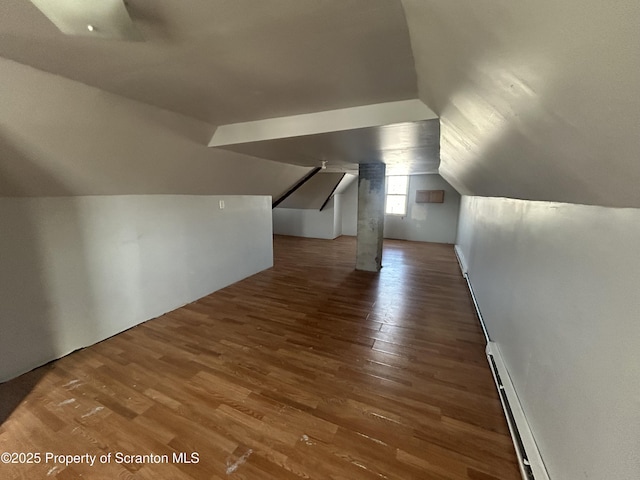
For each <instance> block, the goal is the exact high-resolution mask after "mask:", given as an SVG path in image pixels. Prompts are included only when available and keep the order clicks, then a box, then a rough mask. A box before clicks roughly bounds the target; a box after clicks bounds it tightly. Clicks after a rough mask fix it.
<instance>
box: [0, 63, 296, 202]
mask: <svg viewBox="0 0 640 480" xmlns="http://www.w3.org/2000/svg"><path fill="white" fill-rule="evenodd" d="M0 104H1V105H2V108H1V109H0V196H32V197H34V196H64V195H122V194H193V195H211V194H215V195H246V194H249V195H272V196H274V197H277V196H279V195H280V194H281V193H284V192H285V191H287V190H288V189H289V187H291V186H292V185H293V184H295V183H296V181H297V180H298V179H299V178H301V177H302V176H304V175H305V173H306V172H307V171H308V170H309V169H308V168H305V167H296V166H293V165H287V164H283V163H277V162H271V161H268V160H261V159H257V158H253V157H248V156H245V155H241V154H236V153H232V152H225V151H215V150H213V149H210V148H207V146H206V143H207V141H208V140H209V137H210V136H211V133H212V132H213V130H214V127H213V126H211V125H209V124H207V123H204V122H202V121H198V120H194V119H192V118H189V117H185V116H182V115H179V114H176V113H172V112H169V111H166V110H161V109H159V108H157V107H152V106H149V105H146V104H143V103H140V102H136V101H133V100H129V99H125V98H123V97H119V96H117V95H113V94H110V93H106V92H104V91H101V90H98V89H96V88H93V87H89V86H87V85H84V84H81V83H78V82H74V81H71V80H67V79H65V78H62V77H58V76H56V75H52V74H49V73H45V72H41V71H39V70H36V69H34V68H31V67H27V66H25V65H21V64H19V63H16V62H13V61H10V60H6V59H2V58H0Z"/></svg>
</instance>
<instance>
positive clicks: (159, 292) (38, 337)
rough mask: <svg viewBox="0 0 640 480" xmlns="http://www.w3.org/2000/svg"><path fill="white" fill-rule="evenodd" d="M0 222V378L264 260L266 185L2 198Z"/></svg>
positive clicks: (268, 242)
mask: <svg viewBox="0 0 640 480" xmlns="http://www.w3.org/2000/svg"><path fill="white" fill-rule="evenodd" d="M219 200H224V201H225V209H224V210H220V209H219V203H218V202H219ZM0 224H1V225H2V229H0V331H1V335H0V381H4V380H7V379H9V378H11V377H14V376H16V375H18V374H21V373H23V372H26V371H28V370H30V369H32V368H34V367H37V366H39V365H41V364H43V363H45V362H47V361H49V360H52V359H55V358H58V357H61V356H63V355H65V354H67V353H69V352H71V351H73V350H76V349H78V348H81V347H85V346H87V345H91V344H93V343H96V342H98V341H100V340H103V339H104V338H107V337H109V336H111V335H114V334H116V333H118V332H121V331H123V330H125V329H127V328H130V327H132V326H134V325H136V324H138V323H140V322H143V321H145V320H148V319H150V318H153V317H156V316H158V315H161V314H163V313H165V312H167V311H170V310H173V309H175V308H177V307H179V306H181V305H184V304H186V303H188V302H191V301H194V300H196V299H198V298H200V297H202V296H204V295H207V294H209V293H211V292H213V291H215V290H217V289H220V288H222V287H224V286H227V285H229V284H231V283H233V282H236V281H238V280H240V279H242V278H244V277H247V276H249V275H252V274H254V273H256V272H259V271H261V270H263V269H266V268H269V267H271V266H272V265H273V250H272V237H271V198H270V197H267V196H263V197H250V196H223V197H217V196H170V195H155V196H151V195H148V196H109V197H101V196H95V197H56V198H0Z"/></svg>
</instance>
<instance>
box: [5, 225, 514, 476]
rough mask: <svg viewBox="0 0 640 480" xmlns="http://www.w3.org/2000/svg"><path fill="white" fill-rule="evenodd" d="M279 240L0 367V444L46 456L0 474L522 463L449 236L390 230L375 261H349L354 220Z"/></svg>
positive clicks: (308, 471) (255, 472)
mask: <svg viewBox="0 0 640 480" xmlns="http://www.w3.org/2000/svg"><path fill="white" fill-rule="evenodd" d="M274 249H275V267H274V268H272V269H270V270H268V271H265V272H262V273H259V274H257V275H254V276H253V277H250V278H248V279H246V280H243V281H241V282H239V283H237V284H235V285H232V286H230V287H228V288H225V289H223V290H221V291H218V292H216V293H214V294H212V295H209V296H207V297H205V298H203V299H201V300H199V301H197V302H195V303H192V304H190V305H187V306H185V307H183V308H180V309H178V310H176V311H174V312H171V313H168V314H166V315H163V316H162V317H159V318H157V319H154V320H151V321H149V322H146V323H144V324H141V325H139V326H137V327H135V328H132V329H131V330H128V331H126V332H123V333H121V334H119V335H117V336H115V337H113V338H110V339H108V340H106V341H104V342H101V343H99V344H97V345H94V346H92V347H89V348H87V349H84V350H82V351H78V352H75V353H73V354H71V355H69V356H67V357H65V358H63V359H61V360H58V361H56V362H53V363H52V364H49V365H47V366H45V367H42V368H40V369H38V370H35V371H34V372H31V373H29V374H27V375H23V376H22V377H19V378H18V379H15V380H13V381H11V382H7V383H5V384H3V385H0V398H2V399H9V398H12V397H15V396H16V395H22V396H24V399H23V400H22V402H21V403H20V405H18V406H17V408H16V409H15V410H14V411H13V413H11V414H10V415H9V417H8V418H7V419H6V421H5V422H4V423H3V424H2V425H1V426H0V452H40V453H41V454H42V456H43V457H42V460H41V463H39V464H36V463H32V464H23V465H19V464H1V463H0V478H2V479H9V478H28V479H36V478H54V477H55V478H58V479H75V478H96V479H103V478H104V479H115V478H118V479H129V478H141V479H222V478H229V479H247V480H249V479H301V478H304V479H344V480H353V479H376V480H380V479H389V480H394V479H442V480H444V479H473V480H491V479H494V480H495V479H509V480H510V479H519V478H520V475H519V472H518V468H517V464H516V457H515V452H514V449H513V446H512V444H511V439H510V437H509V433H508V430H507V426H506V422H505V420H504V416H503V413H502V409H501V407H500V402H499V399H498V396H497V393H496V391H495V386H494V384H493V379H492V376H491V373H490V371H489V367H488V364H487V361H486V358H485V356H484V339H483V336H482V332H481V329H480V327H479V325H478V323H477V320H476V318H475V317H474V314H473V310H472V304H471V302H470V299H469V297H468V294H467V291H466V289H465V285H464V281H463V279H462V277H461V276H460V273H459V270H458V266H457V263H456V260H455V256H454V253H453V249H452V247H451V246H446V245H437V244H424V243H423V244H421V243H413V242H401V241H386V244H385V251H384V261H383V264H384V268H383V270H382V272H381V273H380V274H379V275H377V274H371V273H365V272H355V271H354V270H353V264H354V260H355V239H353V238H350V237H341V238H339V239H337V240H334V241H326V240H312V239H300V238H293V237H276V238H275V245H274ZM33 384H35V386H33V387H32V385H33ZM27 386H28V387H27ZM29 389H30V391H29ZM3 401H4V400H3ZM46 452H51V453H53V454H78V455H82V454H90V455H96V460H95V464H94V465H93V466H91V465H89V464H87V463H73V464H70V465H68V466H65V465H64V464H61V463H54V462H53V461H52V460H53V459H48V461H47V462H46V463H45V458H44V455H45V453H46ZM117 452H121V453H126V454H131V455H148V454H151V453H153V454H155V455H157V457H155V460H156V461H158V460H163V459H164V457H162V455H166V456H167V457H166V458H167V459H168V462H166V463H151V460H153V459H151V458H139V459H127V460H133V462H131V463H118V462H116V457H115V455H116V453H117ZM175 452H186V456H184V457H182V458H181V459H174V458H173V454H174V453H175ZM194 452H195V453H196V454H197V457H198V458H197V460H198V462H197V463H195V462H194V463H185V462H178V461H174V460H184V459H185V458H188V459H191V460H196V458H195V457H192V456H191V455H192V453H194ZM108 454H111V458H110V459H108V458H107V457H106V455H108ZM100 455H105V457H103V462H101V461H100ZM86 459H87V461H90V458H89V457H86ZM57 460H60V459H57ZM107 460H109V461H107ZM83 462H84V459H83Z"/></svg>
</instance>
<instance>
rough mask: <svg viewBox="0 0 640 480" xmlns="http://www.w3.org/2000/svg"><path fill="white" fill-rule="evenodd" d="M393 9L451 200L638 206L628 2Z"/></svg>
mask: <svg viewBox="0 0 640 480" xmlns="http://www.w3.org/2000/svg"><path fill="white" fill-rule="evenodd" d="M402 3H403V5H404V7H405V11H406V14H407V21H408V24H409V32H410V36H411V44H412V48H413V54H414V58H415V62H416V72H417V76H418V89H419V95H420V99H421V100H422V101H424V102H425V103H426V104H427V105H428V106H429V107H430V108H431V109H432V110H434V111H435V112H436V113H437V114H438V115H439V117H440V122H441V139H440V156H441V164H440V174H441V175H442V176H443V177H444V178H445V179H446V180H447V181H448V182H449V183H451V184H452V185H453V186H454V187H455V188H456V189H457V190H458V191H460V192H461V193H464V194H468V195H474V194H475V195H482V196H502V197H511V198H521V199H529V200H548V201H559V202H570V203H579V204H590V205H605V206H612V207H640V189H639V188H638V184H639V183H640V162H638V158H640V135H638V132H639V131H640V95H638V85H640V62H639V61H638V45H640V29H639V28H638V25H639V24H640V3H639V2H637V1H636V0H621V1H617V2H615V3H609V2H584V1H581V0H563V1H560V2H558V1H554V0H542V1H536V2H511V1H506V0H497V1H491V2H486V1H484V2H459V1H451V2H436V1H432V0H402Z"/></svg>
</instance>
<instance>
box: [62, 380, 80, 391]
mask: <svg viewBox="0 0 640 480" xmlns="http://www.w3.org/2000/svg"><path fill="white" fill-rule="evenodd" d="M80 385H82V383H80V380H71V381H70V382H68V383H65V384H64V385H63V386H62V388H66V389H67V390H75V389H76V388H78V387H79V386H80Z"/></svg>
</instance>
